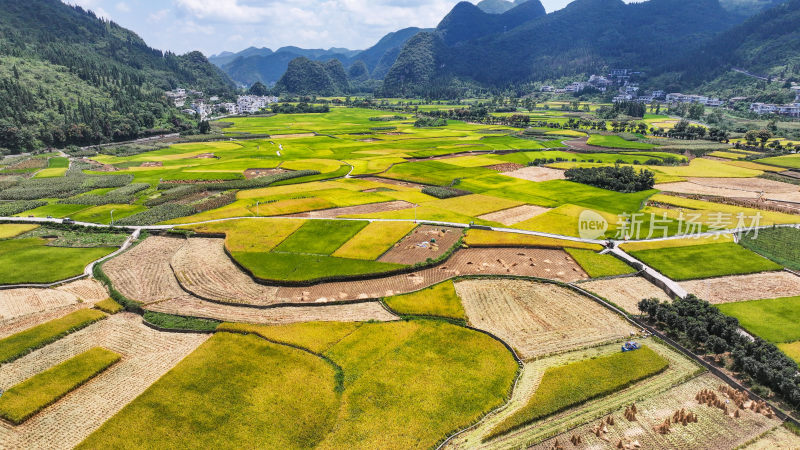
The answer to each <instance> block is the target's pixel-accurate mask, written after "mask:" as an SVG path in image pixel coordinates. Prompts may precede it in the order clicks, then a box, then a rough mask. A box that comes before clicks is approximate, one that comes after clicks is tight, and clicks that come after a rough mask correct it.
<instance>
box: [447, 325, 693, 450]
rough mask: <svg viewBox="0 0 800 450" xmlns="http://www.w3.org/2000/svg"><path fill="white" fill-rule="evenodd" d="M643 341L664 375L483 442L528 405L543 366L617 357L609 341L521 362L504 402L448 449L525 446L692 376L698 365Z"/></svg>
mask: <svg viewBox="0 0 800 450" xmlns="http://www.w3.org/2000/svg"><path fill="white" fill-rule="evenodd" d="M643 343H644V344H646V345H647V346H648V347H649V348H651V349H652V350H654V351H656V352H657V353H658V354H659V355H661V356H662V357H664V358H666V359H667V360H668V361H669V367H668V368H667V369H666V370H665V371H663V372H661V373H660V374H658V375H655V376H653V377H651V378H648V379H647V380H644V381H643V382H640V383H636V384H634V385H632V386H630V387H628V388H627V389H624V390H622V391H619V392H617V393H616V394H614V395H611V396H607V397H601V398H598V399H596V400H592V401H589V402H587V403H584V404H583V405H581V406H578V407H575V408H571V409H567V410H566V411H564V412H562V413H558V414H556V415H553V416H550V417H547V418H545V419H542V420H539V421H537V422H535V423H533V424H530V425H528V426H525V427H522V428H520V429H518V430H515V431H512V432H510V433H508V434H506V435H504V436H501V437H498V438H496V439H493V440H491V441H488V442H483V440H482V439H483V438H484V437H485V436H487V435H488V434H489V432H490V431H491V430H492V429H493V428H494V427H496V426H497V424H499V423H500V422H502V421H503V420H505V418H507V417H509V416H511V415H512V414H514V413H515V412H516V411H518V410H519V409H520V408H522V407H523V406H524V405H525V404H526V403H528V399H529V398H530V397H531V396H532V395H533V394H534V393H535V392H536V389H538V387H539V383H540V382H541V380H542V377H543V376H544V373H545V372H546V371H547V369H548V368H550V367H556V366H563V365H566V364H569V363H573V362H577V361H582V360H586V359H589V358H595V357H599V356H606V355H609V354H612V353H618V352H619V344H616V343H615V344H609V345H604V346H599V347H592V348H588V349H585V350H578V351H574V352H570V353H566V354H561V355H556V356H550V357H545V358H541V359H537V360H536V361H531V362H527V363H525V365H524V368H523V370H522V374H521V375H520V379H519V382H518V384H517V386H516V388H515V389H514V392H513V394H512V397H511V400H510V402H509V403H507V404H506V406H505V407H503V408H501V409H500V410H498V411H497V412H496V413H494V414H490V415H489V416H487V417H486V419H485V420H484V421H483V422H481V423H480V424H479V425H478V426H477V427H475V428H474V429H471V430H469V431H467V432H466V433H464V434H462V435H460V436H458V437H457V438H456V439H455V440H454V441H453V442H452V443H451V444H450V445H448V447H450V448H470V449H472V448H503V449H507V448H527V447H529V446H531V445H534V444H536V443H538V442H541V441H542V440H544V439H547V438H550V437H552V436H555V435H557V434H559V433H563V432H566V431H567V430H572V429H574V428H576V427H579V426H581V425H583V424H587V423H591V422H592V421H596V420H599V419H600V418H603V417H605V415H607V414H608V412H609V411H614V410H616V409H618V408H623V409H624V408H625V406H626V405H630V404H631V403H633V402H639V401H641V399H643V398H645V399H646V398H650V397H653V396H656V395H660V394H662V393H664V392H666V391H668V390H669V389H671V388H672V387H673V386H675V385H676V384H680V383H681V382H683V381H685V380H686V379H688V378H690V377H692V376H693V375H694V374H696V373H697V371H698V367H697V366H696V365H695V364H694V363H693V362H692V361H691V360H689V359H686V358H685V357H684V356H683V355H682V354H680V353H678V352H677V351H676V350H673V349H672V348H671V347H669V346H667V345H664V344H661V343H659V342H657V341H653V340H647V341H646V342H643ZM568 438H569V436H568ZM587 448H591V447H587ZM596 448H611V446H610V445H608V444H605V445H603V446H600V447H596ZM651 448H653V447H651ZM687 448H694V447H687Z"/></svg>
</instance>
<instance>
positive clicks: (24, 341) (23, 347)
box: [0, 309, 106, 364]
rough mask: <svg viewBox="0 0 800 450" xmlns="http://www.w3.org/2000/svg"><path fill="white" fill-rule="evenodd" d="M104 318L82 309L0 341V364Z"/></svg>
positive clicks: (100, 314)
mask: <svg viewBox="0 0 800 450" xmlns="http://www.w3.org/2000/svg"><path fill="white" fill-rule="evenodd" d="M105 317H106V315H105V314H103V313H102V312H100V311H96V310H92V309H82V310H79V311H75V312H74V313H71V314H68V315H66V316H64V317H61V318H59V319H54V320H51V321H49V322H45V323H43V324H41V325H37V326H35V327H33V328H29V329H27V330H25V331H21V332H19V333H17V334H12V335H11V336H9V337H6V338H3V339H0V364H2V363H6V362H9V361H13V360H15V359H17V358H19V357H21V356H25V355H26V354H28V353H30V352H32V351H34V350H36V349H39V348H41V347H44V346H45V345H47V344H49V343H51V342H54V341H57V340H58V339H61V338H62V337H64V336H66V335H68V334H70V333H73V332H75V331H78V330H80V329H81V328H85V327H87V326H89V325H91V324H93V323H94V322H97V321H98V320H101V319H104V318H105Z"/></svg>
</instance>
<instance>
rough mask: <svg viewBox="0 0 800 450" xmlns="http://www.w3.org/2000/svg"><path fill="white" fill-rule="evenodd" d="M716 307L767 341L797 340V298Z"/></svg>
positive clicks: (799, 337) (799, 304)
mask: <svg viewBox="0 0 800 450" xmlns="http://www.w3.org/2000/svg"><path fill="white" fill-rule="evenodd" d="M717 308H719V309H720V311H722V312H724V313H725V314H727V315H729V316H732V317H736V318H737V319H739V323H740V324H741V325H742V328H744V329H745V330H747V331H749V332H750V333H753V334H755V335H756V336H759V337H761V338H763V339H765V340H767V341H770V342H773V343H789V342H793V341H798V340H800V297H788V298H775V299H769V300H754V301H749V302H736V303H725V304H722V305H717Z"/></svg>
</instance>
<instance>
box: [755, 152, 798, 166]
mask: <svg viewBox="0 0 800 450" xmlns="http://www.w3.org/2000/svg"><path fill="white" fill-rule="evenodd" d="M756 162H759V163H764V164H770V165H773V166H779V167H786V168H787V169H800V155H786V156H776V157H774V158H764V159H758V160H756Z"/></svg>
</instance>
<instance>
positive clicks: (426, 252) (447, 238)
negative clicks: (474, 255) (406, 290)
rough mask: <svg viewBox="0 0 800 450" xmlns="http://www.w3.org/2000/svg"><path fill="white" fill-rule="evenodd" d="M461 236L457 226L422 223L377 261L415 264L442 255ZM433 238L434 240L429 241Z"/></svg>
mask: <svg viewBox="0 0 800 450" xmlns="http://www.w3.org/2000/svg"><path fill="white" fill-rule="evenodd" d="M461 236H462V231H461V229H459V228H445V227H434V226H431V225H422V226H419V227H417V229H416V230H414V232H413V233H411V234H409V235H408V236H406V237H405V238H403V239H402V240H401V241H400V242H398V243H397V244H395V245H394V248H392V249H390V250H389V251H387V252H386V253H384V254H383V256H381V257H380V258H378V261H381V262H388V263H395V264H408V265H411V264H416V263H421V262H425V261H426V260H427V259H428V258H430V259H436V258H438V257H440V256H442V255H444V254H445V253H446V252H447V251H448V250H449V249H450V248H451V247H452V246H453V245H455V244H456V242H458V240H459V239H460V238H461ZM432 239H435V240H436V242H435V243H433V242H431V240H432Z"/></svg>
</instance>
